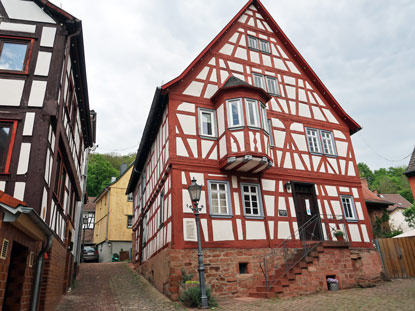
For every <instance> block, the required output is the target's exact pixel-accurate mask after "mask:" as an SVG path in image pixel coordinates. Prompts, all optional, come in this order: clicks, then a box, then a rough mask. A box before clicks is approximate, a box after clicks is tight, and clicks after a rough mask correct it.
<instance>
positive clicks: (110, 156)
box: [102, 152, 136, 171]
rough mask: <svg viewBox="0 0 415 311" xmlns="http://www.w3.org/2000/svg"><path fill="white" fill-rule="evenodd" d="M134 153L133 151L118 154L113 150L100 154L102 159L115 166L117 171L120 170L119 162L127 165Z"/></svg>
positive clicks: (132, 160) (131, 160) (132, 158)
mask: <svg viewBox="0 0 415 311" xmlns="http://www.w3.org/2000/svg"><path fill="white" fill-rule="evenodd" d="M135 155H136V154H135V153H129V154H126V155H120V154H118V153H115V152H112V153H105V154H102V156H103V157H104V159H106V160H107V161H108V162H110V163H111V165H112V167H113V168H115V169H116V170H118V171H119V170H120V166H121V164H123V163H125V164H127V166H128V165H130V164H131V163H132V162H134V160H135Z"/></svg>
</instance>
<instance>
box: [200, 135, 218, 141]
mask: <svg viewBox="0 0 415 311" xmlns="http://www.w3.org/2000/svg"><path fill="white" fill-rule="evenodd" d="M199 137H200V138H203V139H209V140H218V138H217V137H216V136H207V135H202V134H199Z"/></svg>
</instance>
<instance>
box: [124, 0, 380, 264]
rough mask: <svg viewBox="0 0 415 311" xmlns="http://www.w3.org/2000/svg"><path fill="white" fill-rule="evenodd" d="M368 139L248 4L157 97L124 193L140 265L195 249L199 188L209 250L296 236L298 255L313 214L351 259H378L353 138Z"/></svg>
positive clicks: (264, 14) (260, 11)
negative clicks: (191, 191)
mask: <svg viewBox="0 0 415 311" xmlns="http://www.w3.org/2000/svg"><path fill="white" fill-rule="evenodd" d="M252 38H254V39H252ZM250 40H257V44H260V43H261V44H263V46H259V45H258V46H256V47H253V46H250V45H251V44H252V43H251V42H250ZM261 81H262V83H261ZM202 112H204V113H205V114H202ZM360 129H361V128H360V126H359V125H358V124H357V123H356V122H355V121H354V120H353V119H351V118H350V117H349V116H348V115H347V114H346V113H345V112H344V110H343V109H342V108H341V107H340V105H339V104H338V103H337V101H336V100H335V99H334V97H333V96H332V95H331V94H330V92H329V91H328V90H327V89H326V87H325V86H324V85H323V83H322V82H321V80H320V79H319V78H318V77H317V76H316V74H315V73H314V71H313V70H312V69H311V68H310V66H309V65H308V64H307V63H306V61H305V60H304V59H303V58H302V56H301V55H300V53H299V52H298V51H297V50H296V48H295V47H294V46H293V45H292V43H291V42H290V41H289V40H288V38H287V37H286V35H285V34H284V33H283V32H282V30H281V29H280V28H279V26H278V25H277V24H276V22H275V21H274V19H273V18H272V17H271V16H270V14H269V13H268V11H267V10H266V9H265V8H264V7H263V5H262V4H261V2H260V1H257V0H250V1H248V3H247V4H246V5H245V6H244V7H243V8H242V10H241V11H240V12H239V13H238V14H237V15H236V16H235V17H234V18H233V19H232V20H231V21H230V22H229V24H228V25H227V26H226V27H225V28H224V29H223V30H222V31H221V32H220V33H219V34H218V36H216V37H215V39H214V40H213V41H212V42H211V43H210V44H209V45H208V46H207V47H206V48H205V49H204V50H203V51H202V53H201V54H200V55H199V56H198V57H197V58H196V59H195V60H194V61H193V62H192V63H191V64H190V65H189V67H187V68H186V70H185V71H184V72H183V73H182V74H181V75H180V76H179V77H177V78H176V79H174V80H172V81H170V82H169V83H167V84H165V85H163V86H162V87H161V88H158V89H157V90H156V93H155V96H154V100H153V104H152V107H151V110H150V113H149V118H148V120H147V123H146V126H145V129H144V133H143V138H142V141H141V143H140V147H139V149H138V153H137V157H136V161H135V163H134V169H133V173H132V175H131V178H130V182H129V185H128V188H127V193H131V192H132V193H134V219H133V222H134V225H133V232H134V233H133V245H134V254H133V258H134V259H135V262H136V264H137V265H138V266H140V265H141V266H143V267H145V264H146V262H150V261H151V260H153V258H157V257H156V256H157V254H159V253H160V252H163V251H165V250H166V248H167V249H170V250H185V249H194V248H196V228H195V220H194V215H193V213H192V211H191V209H190V208H189V207H188V206H189V205H190V204H191V202H190V198H189V196H188V193H187V187H188V185H189V184H190V181H191V179H192V178H193V177H194V178H196V180H197V182H198V183H199V184H201V185H202V196H201V200H200V205H202V206H203V207H204V209H203V210H202V212H201V216H200V217H201V235H202V246H203V248H204V249H209V250H213V249H217V248H219V249H222V248H223V249H225V248H226V249H236V250H238V249H239V250H241V249H258V248H260V249H267V248H275V247H277V246H278V245H280V243H281V242H282V241H283V240H285V239H287V238H288V237H290V236H291V241H289V242H288V245H289V246H291V247H299V246H300V245H301V239H303V238H302V237H300V236H298V235H297V230H298V227H299V226H300V225H301V221H302V220H301V219H302V217H303V216H304V214H307V215H310V214H309V213H310V211H312V212H313V213H318V214H319V215H320V219H321V235H322V236H323V237H324V240H329V241H337V239H336V238H335V237H334V234H333V232H334V231H335V230H342V231H344V233H345V235H346V236H347V239H348V241H349V245H350V246H351V247H355V248H365V249H373V244H372V239H373V235H372V230H371V226H370V219H369V217H368V213H367V210H366V206H365V203H364V199H363V195H362V189H361V183H360V178H359V175H358V170H357V165H356V160H355V155H354V151H353V146H352V141H351V137H350V135H351V134H353V133H355V132H357V131H358V130H360ZM204 131H207V133H208V135H206V133H205V132H204ZM288 185H290V186H291V189H290V187H289V186H288ZM301 185H306V188H307V187H308V188H307V189H308V190H307V191H309V194H308V195H309V196H308V197H307V196H305V195H301V191H300V188H301ZM303 188H304V187H303ZM296 189H297V190H298V191H297V190H296ZM161 194H162V195H161ZM300 198H306V199H303V202H300V201H299V200H300ZM300 203H301V204H300ZM303 204H304V205H303ZM302 206H305V208H306V209H307V210H306V211H304V210H302ZM162 210H163V213H162V212H161V211H162ZM160 215H162V216H160ZM340 218H341V219H342V220H340ZM161 219H163V221H161ZM154 260H156V261H157V260H158V259H154ZM151 262H153V261H151ZM150 265H151V264H150ZM143 269H144V268H143Z"/></svg>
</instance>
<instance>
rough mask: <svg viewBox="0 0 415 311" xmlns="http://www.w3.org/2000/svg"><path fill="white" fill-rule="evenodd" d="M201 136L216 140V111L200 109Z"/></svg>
mask: <svg viewBox="0 0 415 311" xmlns="http://www.w3.org/2000/svg"><path fill="white" fill-rule="evenodd" d="M199 134H200V136H204V137H209V138H216V137H217V135H216V114H215V111H214V110H209V109H203V108H200V109H199Z"/></svg>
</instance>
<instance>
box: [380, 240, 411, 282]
mask: <svg viewBox="0 0 415 311" xmlns="http://www.w3.org/2000/svg"><path fill="white" fill-rule="evenodd" d="M377 242H378V243H377V244H378V246H379V252H380V256H381V258H382V262H383V267H384V269H385V273H386V275H387V276H388V277H390V278H408V277H415V237H408V238H396V239H378V240H377Z"/></svg>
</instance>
